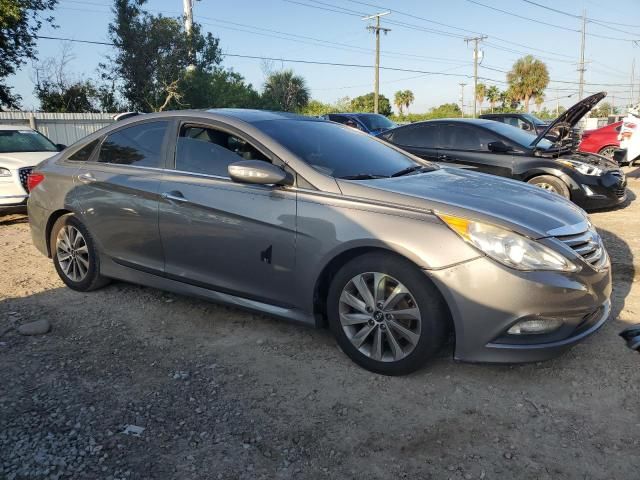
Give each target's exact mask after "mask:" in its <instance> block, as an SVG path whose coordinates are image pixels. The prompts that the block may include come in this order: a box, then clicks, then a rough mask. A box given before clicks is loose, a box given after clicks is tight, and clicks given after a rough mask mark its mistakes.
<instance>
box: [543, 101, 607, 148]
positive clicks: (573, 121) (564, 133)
mask: <svg viewBox="0 0 640 480" xmlns="http://www.w3.org/2000/svg"><path fill="white" fill-rule="evenodd" d="M606 96H607V92H599V93H595V94H593V95H591V96H589V97H587V98H583V99H582V100H580V101H579V102H578V103H576V104H575V105H573V106H572V107H570V108H569V109H567V110H566V111H564V112H563V113H561V114H560V116H559V117H558V118H556V119H555V120H554V121H552V122H551V123H550V124H549V125H547V128H545V129H544V130H543V131H542V132H541V133H540V134H539V135H538V136H537V137H536V139H535V140H534V141H533V143H532V144H531V146H532V147H535V146H536V145H538V143H539V142H540V140H542V139H543V138H545V137H546V136H547V135H549V134H550V133H555V131H556V130H558V133H557V134H556V135H557V138H556V139H555V142H554V143H559V142H561V141H562V140H564V139H565V138H567V137H568V136H569V135H570V134H571V130H572V129H573V128H574V127H575V126H576V125H577V124H578V122H579V121H580V120H581V119H582V117H584V116H585V115H586V114H587V113H589V111H590V110H591V109H592V108H593V107H595V106H596V105H597V104H598V102H600V100H602V99H603V98H604V97H606ZM556 135H554V136H556Z"/></svg>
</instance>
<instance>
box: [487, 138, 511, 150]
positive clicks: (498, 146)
mask: <svg viewBox="0 0 640 480" xmlns="http://www.w3.org/2000/svg"><path fill="white" fill-rule="evenodd" d="M487 148H488V149H489V151H490V152H494V153H507V152H509V151H511V150H512V148H511V147H510V146H509V145H507V144H506V143H504V142H501V141H497V142H489V143H488V144H487Z"/></svg>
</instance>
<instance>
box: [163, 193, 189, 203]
mask: <svg viewBox="0 0 640 480" xmlns="http://www.w3.org/2000/svg"><path fill="white" fill-rule="evenodd" d="M160 196H161V197H162V198H164V199H165V200H169V201H170V202H181V203H182V202H188V200H187V199H186V198H184V195H182V192H178V191H177V190H172V191H171V192H164V193H161V194H160Z"/></svg>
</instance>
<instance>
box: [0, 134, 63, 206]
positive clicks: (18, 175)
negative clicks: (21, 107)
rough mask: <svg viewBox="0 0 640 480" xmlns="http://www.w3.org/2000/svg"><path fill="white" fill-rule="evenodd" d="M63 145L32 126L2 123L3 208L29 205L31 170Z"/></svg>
mask: <svg viewBox="0 0 640 480" xmlns="http://www.w3.org/2000/svg"><path fill="white" fill-rule="evenodd" d="M61 148H64V147H63V146H62V145H56V144H54V143H53V142H52V141H51V140H49V139H48V138H47V137H45V136H44V135H42V134H41V133H40V132H37V131H35V130H33V129H31V128H29V127H25V126H21V125H0V209H2V208H5V207H16V206H21V205H25V204H26V202H27V198H28V197H29V192H28V191H27V177H28V176H29V174H30V173H31V170H32V169H33V167H34V166H35V165H37V164H38V163H40V162H41V161H43V160H45V159H47V158H49V157H51V156H53V155H55V154H56V153H57V152H58V151H60V150H61Z"/></svg>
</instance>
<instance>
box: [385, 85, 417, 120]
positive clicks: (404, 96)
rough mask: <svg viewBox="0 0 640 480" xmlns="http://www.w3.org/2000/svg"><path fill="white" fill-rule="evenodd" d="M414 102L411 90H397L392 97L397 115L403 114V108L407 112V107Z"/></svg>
mask: <svg viewBox="0 0 640 480" xmlns="http://www.w3.org/2000/svg"><path fill="white" fill-rule="evenodd" d="M414 100H415V96H414V95H413V92H412V91H411V90H398V91H397V92H396V93H395V95H394V96H393V104H394V105H395V106H396V107H397V108H398V113H399V114H400V115H402V114H403V111H402V110H403V108H406V109H407V112H408V111H409V106H410V105H411V104H412V103H413V101H414ZM378 101H379V99H378Z"/></svg>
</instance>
